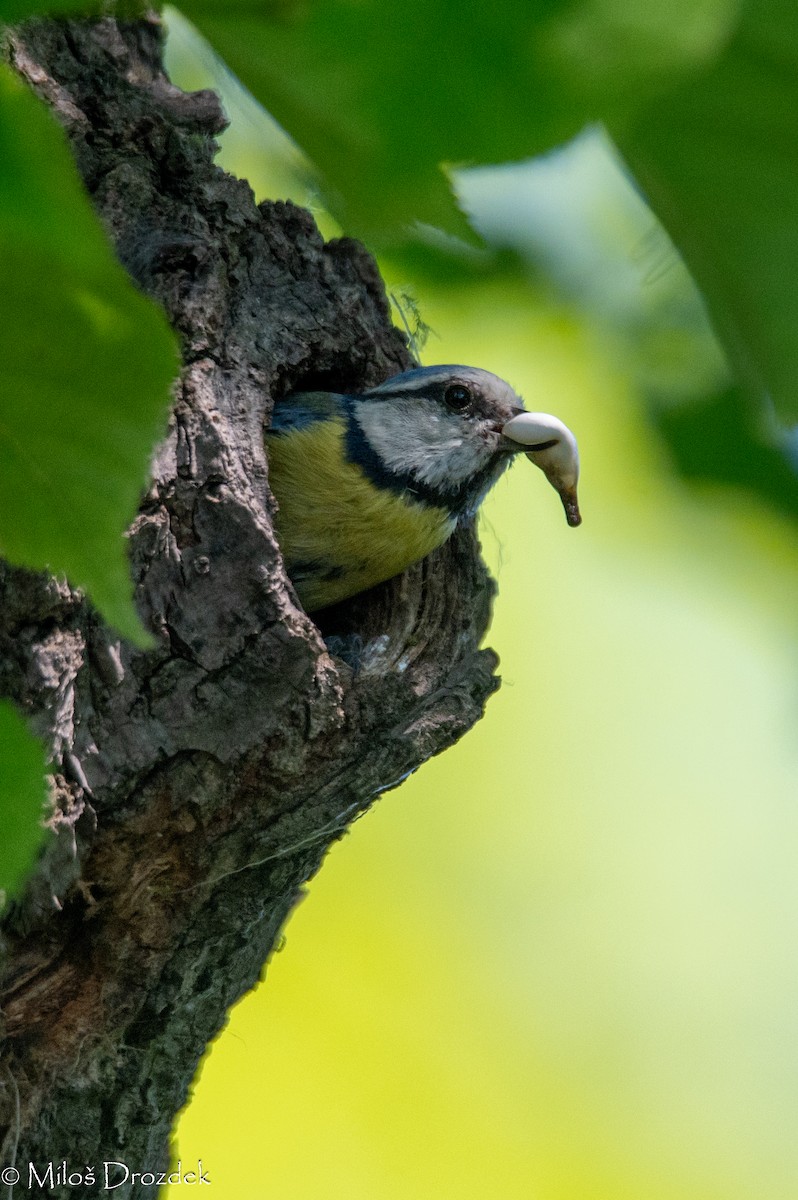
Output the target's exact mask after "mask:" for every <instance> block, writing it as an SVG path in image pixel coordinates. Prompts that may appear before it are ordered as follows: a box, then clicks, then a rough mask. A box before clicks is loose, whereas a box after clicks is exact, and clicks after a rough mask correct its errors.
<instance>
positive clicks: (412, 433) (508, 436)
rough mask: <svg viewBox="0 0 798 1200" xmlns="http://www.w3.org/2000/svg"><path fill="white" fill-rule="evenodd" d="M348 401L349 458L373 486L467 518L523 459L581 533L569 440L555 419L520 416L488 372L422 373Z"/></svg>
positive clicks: (448, 369)
mask: <svg viewBox="0 0 798 1200" xmlns="http://www.w3.org/2000/svg"><path fill="white" fill-rule="evenodd" d="M348 401H349V405H350V422H349V430H350V432H349V439H348V440H349V447H348V449H349V453H350V456H351V457H352V458H353V459H354V460H355V461H357V462H359V463H360V464H361V465H362V466H363V467H364V469H366V470H367V471H368V472H369V474H371V475H372V476H373V477H374V478H375V479H378V480H379V481H380V482H383V483H385V484H388V485H390V486H393V487H398V488H403V489H406V490H407V491H409V492H411V493H416V494H417V495H418V496H419V497H421V498H423V499H426V500H428V501H431V502H432V503H437V504H441V505H445V506H447V507H449V508H450V509H451V510H452V511H453V512H470V511H474V510H475V509H476V508H477V507H478V505H479V504H480V502H481V501H482V499H483V497H484V495H485V493H486V492H487V491H488V489H489V488H490V487H491V486H492V484H493V483H494V482H495V480H496V479H497V478H498V476H499V475H500V474H501V472H502V471H503V470H504V468H505V467H506V466H507V465H508V464H509V463H510V462H511V461H512V459H513V458H514V457H515V455H516V454H519V453H525V454H526V455H527V457H528V458H529V459H530V461H531V462H533V463H535V465H536V466H538V467H540V469H541V470H542V471H543V473H544V474H545V476H546V478H547V479H548V480H549V482H550V483H551V485H552V486H553V487H554V488H555V489H556V491H557V492H558V493H559V495H560V498H561V499H562V502H563V506H564V508H565V513H566V517H567V519H568V524H569V525H578V524H579V522H580V520H581V517H580V515H579V507H578V504H577V498H576V485H577V480H578V476H579V455H578V452H577V448H576V439H575V438H574V436H573V434H572V433H571V431H570V430H569V429H568V428H567V427H566V426H565V425H563V423H562V422H561V421H558V420H557V418H556V417H552V416H549V415H548V414H546V413H528V412H525V411H524V407H523V405H522V403H521V400H520V399H519V397H518V396H517V395H516V393H515V392H514V391H513V389H512V388H511V387H510V385H509V384H508V383H505V381H504V380H503V379H500V378H499V377H498V376H497V375H493V374H491V372H490V371H482V370H480V369H478V368H476V367H463V366H439V367H420V368H418V369H416V370H413V371H406V372H405V373H404V374H402V375H396V376H394V377H393V378H392V379H388V380H387V381H386V382H385V383H382V384H380V385H379V387H376V388H372V389H371V390H370V391H368V392H365V393H363V394H361V395H359V396H352V397H349V398H348Z"/></svg>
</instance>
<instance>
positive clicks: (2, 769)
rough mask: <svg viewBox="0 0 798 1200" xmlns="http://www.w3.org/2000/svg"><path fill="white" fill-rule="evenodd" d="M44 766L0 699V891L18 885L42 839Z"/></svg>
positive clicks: (25, 731) (13, 889)
mask: <svg viewBox="0 0 798 1200" xmlns="http://www.w3.org/2000/svg"><path fill="white" fill-rule="evenodd" d="M45 770H46V764H45V758H44V752H43V750H42V747H41V745H40V743H39V742H38V741H37V740H36V738H34V737H33V736H32V735H31V734H30V733H29V732H28V729H27V726H26V725H25V723H24V721H23V720H22V719H21V718H20V717H19V716H18V715H17V713H16V712H15V711H14V709H13V708H12V706H11V705H10V704H8V703H6V702H5V701H0V826H1V827H2V830H3V837H2V839H0V894H2V893H5V894H6V895H13V894H14V893H15V892H16V891H17V890H18V889H19V887H20V885H21V884H22V882H23V880H24V879H25V876H26V875H27V874H28V872H29V871H30V869H31V867H32V866H33V863H34V861H35V858H36V855H37V853H38V851H39V848H40V846H41V844H42V842H43V841H44V838H45V831H44V828H43V826H42V823H41V821H42V816H43V812H44V801H45V787H44V773H45ZM0 908H2V903H0Z"/></svg>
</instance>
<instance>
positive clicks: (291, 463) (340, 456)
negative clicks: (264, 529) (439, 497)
mask: <svg viewBox="0 0 798 1200" xmlns="http://www.w3.org/2000/svg"><path fill="white" fill-rule="evenodd" d="M344 433H345V424H344V421H343V420H342V419H340V418H335V419H333V420H326V421H316V422H314V423H313V424H311V425H307V426H306V427H305V428H302V429H297V430H292V431H291V432H290V433H288V434H281V435H270V434H269V433H268V432H267V435H266V449H267V453H268V456H269V482H270V485H271V488H272V491H273V493H274V495H275V498H276V500H277V503H278V505H279V512H278V514H277V522H276V528H277V537H278V539H279V541H280V546H281V549H282V552H283V556H284V558H285V561H286V566H287V569H288V573H289V575H290V576H291V578H292V580H293V582H294V586H295V587H296V590H297V593H298V595H299V598H300V600H301V601H302V603H303V605H304V606H305V608H306V609H307V610H308V611H309V612H312V611H313V610H314V609H317V608H324V607H325V606H326V605H328V604H335V603H336V602H337V601H338V600H344V599H346V597H347V596H353V595H355V593H356V592H361V591H365V589H366V588H370V587H373V586H374V585H375V584H377V583H381V582H382V581H383V580H384V579H390V578H391V577H392V576H393V575H398V574H399V572H400V571H404V570H405V568H406V567H409V566H410V564H411V563H414V562H418V560H419V559H421V558H424V556H425V555H427V554H429V552H430V551H431V550H434V549H435V547H436V546H440V545H441V544H442V543H443V542H445V541H446V539H447V537H448V536H449V534H450V533H451V532H452V530H453V529H454V526H455V521H454V520H453V518H452V516H451V514H450V513H449V511H448V510H447V509H445V508H438V507H435V506H433V505H430V504H425V503H423V502H420V501H418V500H415V499H414V498H413V497H411V496H409V495H408V494H407V493H403V494H401V495H400V494H398V493H394V492H391V491H390V490H388V489H385V488H381V487H378V486H376V485H375V484H373V483H372V482H371V480H370V479H369V478H368V476H367V475H366V474H365V473H364V472H363V471H362V470H361V469H360V467H358V466H356V465H355V464H353V463H349V462H347V461H346V457H345V452H344Z"/></svg>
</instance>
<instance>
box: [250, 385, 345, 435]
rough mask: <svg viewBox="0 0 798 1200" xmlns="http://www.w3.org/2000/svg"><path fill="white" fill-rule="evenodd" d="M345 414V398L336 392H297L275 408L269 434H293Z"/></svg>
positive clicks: (281, 401)
mask: <svg viewBox="0 0 798 1200" xmlns="http://www.w3.org/2000/svg"><path fill="white" fill-rule="evenodd" d="M343 412H344V397H343V396H337V395H336V394H335V393H334V392H295V393H294V394H293V395H291V396H286V397H285V399H284V400H280V401H279V402H278V403H277V404H275V406H274V413H273V414H272V423H271V426H270V427H269V429H268V430H267V432H268V433H273V434H278V435H279V434H285V433H293V432H294V431H295V430H297V429H305V428H307V426H308V425H314V424H315V423H316V422H317V421H329V420H330V418H331V417H338V416H341V415H342V414H343Z"/></svg>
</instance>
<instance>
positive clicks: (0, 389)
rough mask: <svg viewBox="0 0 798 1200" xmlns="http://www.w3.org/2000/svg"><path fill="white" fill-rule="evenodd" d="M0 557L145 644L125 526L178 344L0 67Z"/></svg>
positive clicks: (48, 130)
mask: <svg viewBox="0 0 798 1200" xmlns="http://www.w3.org/2000/svg"><path fill="white" fill-rule="evenodd" d="M0 161H2V164H3V166H2V172H1V173H0V262H2V268H1V270H2V280H3V286H2V288H1V289H0V357H2V362H3V372H2V376H0V553H2V554H3V555H4V556H5V557H6V558H8V559H9V560H10V561H12V562H15V563H19V564H21V565H24V566H29V567H34V568H48V569H49V570H52V571H55V572H63V573H64V574H66V575H67V576H68V577H69V579H70V580H71V582H72V583H74V584H76V585H78V586H79V587H84V588H85V589H86V590H87V591H88V592H89V594H90V595H91V597H92V599H93V601H94V603H95V604H96V605H97V607H98V608H99V610H100V612H101V613H102V614H103V616H104V617H105V618H106V619H107V620H108V621H110V623H111V624H113V625H115V626H116V627H117V628H118V629H119V630H120V632H122V633H123V634H125V635H126V636H127V637H129V638H132V639H133V640H134V641H138V642H139V643H141V642H142V640H143V639H144V631H143V630H142V628H141V626H140V624H139V622H138V618H137V616H136V612H135V609H134V608H133V605H132V601H131V594H130V593H131V588H130V578H129V572H128V566H127V557H126V553H125V543H124V540H123V534H124V531H125V529H126V527H127V526H128V524H129V523H130V521H131V520H132V518H133V516H134V514H135V512H136V507H137V504H138V500H139V496H140V493H141V491H142V489H143V487H144V485H145V483H146V478H147V464H148V459H149V455H150V453H151V451H152V446H153V443H154V442H155V440H156V438H157V437H158V435H159V433H160V432H161V431H162V430H163V429H164V428H165V422H166V413H167V402H168V397H169V385H170V383H171V381H172V379H173V377H174V375H175V373H176V371H177V354H176V350H175V340H174V336H173V335H172V333H171V331H170V330H169V327H168V325H167V323H166V320H165V318H164V316H163V314H162V313H161V312H160V311H159V310H158V309H157V308H156V306H155V305H154V304H152V302H151V301H149V300H147V299H146V298H145V297H144V296H142V295H141V294H140V293H139V292H138V291H137V290H136V288H135V287H133V285H132V284H131V282H130V280H129V278H128V276H127V274H126V273H125V271H124V270H123V269H122V267H121V266H120V265H119V263H118V262H117V261H116V259H115V257H114V255H113V251H112V249H111V247H110V246H109V244H108V241H107V238H106V237H105V234H104V233H103V231H102V229H101V228H100V225H99V223H98V221H97V218H96V217H95V215H94V213H93V211H92V208H91V205H90V203H89V200H88V197H87V196H86V194H85V192H84V190H83V185H82V183H81V181H80V179H79V177H78V174H77V171H76V169H75V165H74V162H73V161H72V158H71V156H70V154H69V150H68V148H67V145H66V139H65V138H64V135H63V134H62V132H61V131H60V129H59V128H58V127H57V125H56V124H55V123H54V122H53V120H52V118H51V117H50V116H49V114H48V113H47V111H46V110H45V108H44V106H43V105H42V104H41V102H40V101H39V100H37V99H36V98H35V97H34V96H33V95H31V93H30V92H29V91H28V89H27V88H26V87H24V86H23V85H22V84H21V83H20V82H19V80H18V79H17V78H16V77H15V76H14V75H13V74H12V73H11V72H10V71H9V70H8V69H7V68H4V69H3V71H2V74H0Z"/></svg>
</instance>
